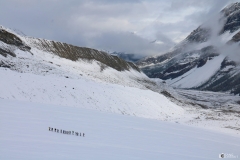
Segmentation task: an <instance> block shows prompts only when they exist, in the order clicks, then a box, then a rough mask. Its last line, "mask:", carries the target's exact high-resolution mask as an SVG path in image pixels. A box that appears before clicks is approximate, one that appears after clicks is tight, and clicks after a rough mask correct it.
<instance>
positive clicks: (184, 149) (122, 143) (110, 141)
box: [0, 99, 240, 160]
mask: <svg viewBox="0 0 240 160" xmlns="http://www.w3.org/2000/svg"><path fill="white" fill-rule="evenodd" d="M0 106H1V107H0V114H1V117H0V124H1V130H0V159H9V160H10V159H18V160H32V159H36V160H37V159H41V160H42V159H46V160H48V159H71V160H73V159H76V160H79V159H87V160H96V159H99V160H106V159H114V160H118V159H119V160H122V159H125V160H128V159H129V160H130V159H131V160H132V159H138V160H141V159H142V160H146V159H151V160H153V159H167V160H176V159H178V160H188V159H189V160H192V159H195V160H198V159H199V160H200V159H206V160H207V159H209V160H214V159H219V158H218V157H219V154H220V153H228V154H233V155H235V156H240V139H239V137H234V136H229V135H225V134H220V133H217V132H211V131H207V130H204V129H199V128H195V127H189V126H185V125H180V124H174V123H170V122H163V121H158V120H150V119H144V118H137V117H132V116H122V115H116V114H112V113H103V112H98V111H93V110H87V109H80V108H76V107H64V106H55V105H46V104H40V103H30V102H22V101H16V100H3V99H0ZM48 127H53V128H58V129H65V130H70V131H77V132H81V133H83V132H84V133H85V137H80V136H74V135H64V134H61V133H55V132H52V131H49V130H48Z"/></svg>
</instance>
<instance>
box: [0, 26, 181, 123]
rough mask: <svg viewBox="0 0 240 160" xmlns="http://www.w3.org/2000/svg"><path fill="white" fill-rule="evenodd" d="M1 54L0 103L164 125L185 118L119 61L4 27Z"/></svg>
mask: <svg viewBox="0 0 240 160" xmlns="http://www.w3.org/2000/svg"><path fill="white" fill-rule="evenodd" d="M0 51H1V52H0V75H1V77H2V78H1V80H0V89H1V90H2V91H4V92H1V93H0V98H2V99H12V100H22V101H30V102H38V103H47V104H54V105H63V106H71V107H80V108H87V109H95V110H100V111H108V112H113V113H118V114H124V115H132V116H139V117H145V118H154V119H163V120H164V119H171V118H175V117H179V116H181V115H182V114H183V109H182V108H181V107H180V106H178V105H176V104H175V103H173V102H171V100H169V99H168V98H167V97H165V96H164V95H163V94H161V92H162V90H161V88H160V87H157V86H158V84H157V81H154V80H151V79H149V78H148V77H147V76H146V75H145V74H144V73H142V72H141V71H140V69H139V68H138V67H137V66H136V65H134V64H133V63H132V62H126V61H124V60H123V59H121V58H119V57H117V56H113V55H110V54H107V53H105V52H102V51H98V50H95V49H91V48H84V47H77V46H73V45H70V44H66V43H62V42H56V41H51V40H46V39H39V38H33V37H27V36H24V35H19V34H17V33H15V32H14V31H12V30H10V29H8V28H5V27H1V29H0ZM160 85H161V84H160ZM151 88H154V91H153V89H151ZM165 92H166V91H165ZM159 104H160V105H159ZM173 111H174V112H176V111H177V112H176V113H175V114H172V113H173Z"/></svg>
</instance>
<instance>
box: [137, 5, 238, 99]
mask: <svg viewBox="0 0 240 160" xmlns="http://www.w3.org/2000/svg"><path fill="white" fill-rule="evenodd" d="M239 17H240V3H233V4H231V5H229V6H227V7H226V8H224V9H223V10H222V11H221V13H220V14H219V15H218V16H214V17H213V18H212V19H211V20H209V21H208V22H206V23H205V24H203V25H201V26H200V27H198V28H197V29H196V30H194V31H193V32H192V33H191V34H190V35H189V36H187V37H186V39H184V40H183V41H182V42H181V43H179V44H178V45H177V46H175V47H174V49H173V50H172V51H170V52H168V53H166V54H164V55H161V56H152V57H147V58H145V59H143V60H140V61H138V62H137V65H138V66H139V67H140V68H141V69H142V71H143V72H144V73H146V74H147V75H148V76H149V77H151V78H160V79H163V80H166V82H168V84H170V85H172V86H174V87H177V88H195V89H201V90H210V91H224V92H231V93H234V94H240V92H239V90H240V83H239V77H240V70H239V68H240V62H239V61H240V59H239V58H240V57H239V49H240V46H239V40H240V37H239V35H240V18H239ZM210 22H211V23H213V22H216V24H215V25H212V24H211V23H210ZM219 22H220V24H219ZM216 26H217V27H216ZM235 57H236V58H235ZM228 78H229V79H228ZM188 82H189V83H188ZM226 84H229V85H228V86H226Z"/></svg>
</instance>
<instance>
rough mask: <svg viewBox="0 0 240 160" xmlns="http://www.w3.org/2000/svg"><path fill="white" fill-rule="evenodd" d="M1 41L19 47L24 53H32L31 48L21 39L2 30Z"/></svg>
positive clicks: (0, 31)
mask: <svg viewBox="0 0 240 160" xmlns="http://www.w3.org/2000/svg"><path fill="white" fill-rule="evenodd" d="M0 41H3V42H4V43H6V44H10V45H14V46H17V47H19V49H21V50H24V51H30V50H31V47H29V46H27V45H25V44H24V43H23V42H22V40H21V39H20V38H18V37H17V36H16V35H14V34H12V33H10V32H8V31H6V30H3V29H0Z"/></svg>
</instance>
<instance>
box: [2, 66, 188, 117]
mask: <svg viewBox="0 0 240 160" xmlns="http://www.w3.org/2000/svg"><path fill="white" fill-rule="evenodd" d="M0 75H2V76H1V79H0V90H2V91H4V92H0V97H1V98H4V99H17V100H23V101H30V102H39V103H47V104H57V105H65V106H72V107H80V108H88V109H97V110H101V111H109V112H114V113H119V114H127V115H134V116H139V117H145V118H153V119H161V120H164V119H167V118H169V117H173V118H176V117H179V116H181V115H183V113H184V110H183V109H182V108H181V107H180V106H177V105H176V104H174V103H173V102H171V101H170V100H168V99H167V98H166V97H165V96H163V95H161V94H158V93H156V92H153V91H151V90H142V89H139V88H133V87H127V86H122V85H117V84H110V83H97V82H94V81H91V80H88V79H84V78H79V79H69V78H65V77H55V76H52V75H47V76H41V75H33V74H29V73H18V72H14V71H11V70H9V69H2V68H0Z"/></svg>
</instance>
